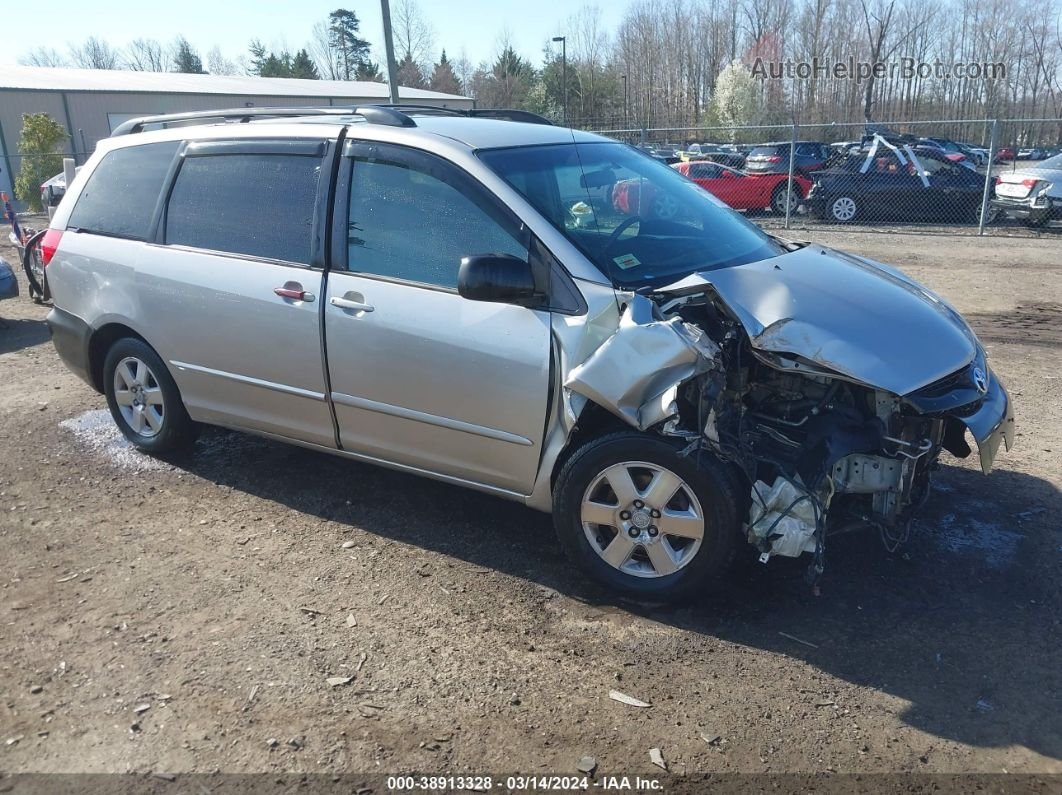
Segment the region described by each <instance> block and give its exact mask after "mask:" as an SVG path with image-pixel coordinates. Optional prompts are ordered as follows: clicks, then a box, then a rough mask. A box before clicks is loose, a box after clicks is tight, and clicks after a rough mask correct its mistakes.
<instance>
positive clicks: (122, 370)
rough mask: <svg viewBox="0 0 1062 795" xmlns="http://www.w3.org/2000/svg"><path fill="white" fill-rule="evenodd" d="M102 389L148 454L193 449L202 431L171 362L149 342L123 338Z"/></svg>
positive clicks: (119, 421)
mask: <svg viewBox="0 0 1062 795" xmlns="http://www.w3.org/2000/svg"><path fill="white" fill-rule="evenodd" d="M103 387H104V391H105V393H106V395H107V406H108V407H109V408H110V410H111V417H113V418H114V422H115V424H116V425H117V426H118V429H119V430H120V431H121V432H122V435H123V436H125V438H126V439H128V440H129V441H130V442H132V443H133V444H134V445H135V446H136V447H138V448H139V449H141V450H143V451H144V452H145V453H152V454H159V453H168V452H172V451H175V450H180V449H182V448H185V447H189V446H190V445H191V444H192V443H193V442H194V441H195V438H196V436H197V435H198V426H197V425H196V424H195V423H194V422H192V419H191V418H190V417H189V416H188V412H187V411H186V410H185V408H184V402H183V401H182V400H181V393H180V391H179V390H178V389H177V384H176V383H175V382H174V380H173V378H172V376H170V373H169V371H168V370H167V369H166V365H165V364H164V363H163V361H162V359H161V358H160V357H159V355H158V354H157V353H155V351H154V350H153V349H152V348H151V346H150V345H148V344H147V343H146V342H144V341H143V340H140V339H136V338H135V337H123V338H122V339H120V340H118V341H117V342H115V343H114V344H113V345H111V347H110V350H108V351H107V358H106V359H105V360H104V362H103Z"/></svg>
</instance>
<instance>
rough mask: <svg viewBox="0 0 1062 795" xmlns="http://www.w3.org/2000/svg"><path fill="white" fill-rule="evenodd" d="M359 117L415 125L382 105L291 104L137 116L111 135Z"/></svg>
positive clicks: (402, 125) (394, 110)
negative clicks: (159, 128)
mask: <svg viewBox="0 0 1062 795" xmlns="http://www.w3.org/2000/svg"><path fill="white" fill-rule="evenodd" d="M350 115H355V116H361V117H362V118H363V119H365V121H367V122H369V123H371V124H386V125H388V126H390V127H416V126H417V124H416V122H414V121H413V119H411V118H410V117H409V116H407V115H406V114H404V113H402V112H400V111H399V110H397V109H396V108H389V107H387V106H385V105H359V106H357V107H350V106H345V107H340V106H332V105H329V106H324V107H314V106H308V107H292V108H223V109H219V110H197V111H192V112H188V113H164V114H159V115H157V116H141V117H140V118H137V119H129V120H128V121H126V122H123V123H122V124H120V125H118V126H117V127H115V129H114V132H112V133H111V137H112V138H113V137H116V136H119V135H131V134H133V133H139V132H143V131H144V128H145V127H147V126H148V125H152V124H159V125H162V127H168V126H184V125H192V124H197V123H198V124H206V123H209V122H211V121H223V122H236V123H241V124H245V123H247V122H250V121H254V120H255V119H284V118H298V117H300V116H350Z"/></svg>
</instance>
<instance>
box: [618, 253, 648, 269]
mask: <svg viewBox="0 0 1062 795" xmlns="http://www.w3.org/2000/svg"><path fill="white" fill-rule="evenodd" d="M612 261H613V262H615V263H616V264H617V265H619V266H620V268H621V269H622V270H625V271H626V270H630V269H631V268H637V267H638V266H639V265H641V264H642V263H641V260H639V259H638V258H637V257H636V256H634V255H633V254H624V255H623V256H622V257H613V258H612Z"/></svg>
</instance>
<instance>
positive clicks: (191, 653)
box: [0, 230, 1062, 791]
mask: <svg viewBox="0 0 1062 795" xmlns="http://www.w3.org/2000/svg"><path fill="white" fill-rule="evenodd" d="M808 236H813V237H815V238H816V239H817V240H819V241H820V242H825V243H828V244H832V245H837V246H841V247H845V248H848V249H849V250H852V251H855V252H859V253H863V254H867V255H870V256H873V257H876V258H879V259H882V260H885V261H888V262H892V263H895V264H897V265H900V266H901V267H903V268H905V269H906V270H907V271H908V272H909V273H911V274H912V275H913V276H915V277H917V278H919V279H921V280H923V281H925V282H926V283H928V285H929V286H931V287H932V288H934V289H936V290H937V291H939V292H940V293H942V294H943V295H944V296H945V297H947V298H948V299H950V300H951V301H952V302H953V303H954V304H956V305H957V306H958V308H959V309H960V311H962V312H963V313H965V315H966V317H967V318H969V319H970V321H971V322H972V324H973V326H974V328H975V329H976V330H977V332H978V334H979V335H980V336H981V339H982V340H983V341H984V343H985V344H986V345H987V347H988V349H989V352H990V356H991V359H992V363H993V366H994V368H995V369H996V372H997V373H998V374H999V375H1000V376H1001V377H1003V378H1004V379H1005V381H1006V382H1007V384H1008V385H1009V387H1010V390H1011V393H1012V396H1013V399H1014V401H1015V402H1016V404H1017V415H1018V418H1017V421H1018V444H1017V448H1016V449H1015V450H1013V451H1012V452H1010V453H1009V454H1001V458H1000V460H999V461H998V462H997V464H998V469H997V471H996V472H994V473H993V474H992V475H991V476H990V477H988V478H985V477H984V476H982V475H981V474H980V472H979V471H978V470H976V469H975V466H974V464H973V461H972V459H971V460H967V461H962V462H960V461H955V460H951V459H949V460H948V462H947V466H945V467H944V469H943V471H942V472H941V473H940V477H939V478H938V481H937V483H938V485H939V488H938V490H937V491H936V492H935V494H934V496H933V497H932V499H931V501H930V503H929V505H928V506H927V510H926V512H925V515H924V519H923V520H922V521H921V522H920V523H919V524H918V525H917V527H916V534H915V536H914V537H913V538H912V540H911V542H910V543H909V544H908V545H907V546H906V547H904V548H902V549H901V550H899V551H898V552H896V553H894V554H890V553H888V552H887V551H886V550H885V549H884V548H883V547H882V545H881V543H880V542H879V540H878V539H877V537H876V536H874V535H873V534H870V533H867V534H852V535H847V536H842V537H840V538H837V539H836V540H835V541H833V542H832V543H831V546H830V549H829V553H828V563H827V573H826V576H825V579H824V582H823V588H822V595H821V596H820V597H818V598H816V597H813V596H812V595H811V594H810V593H809V592H808V589H807V587H806V585H805V584H804V581H803V578H802V574H803V566H802V565H792V564H790V565H785V564H786V561H781V562H780V563H779V562H772V564H771V566H770V567H760V566H753V567H752V569H751V570H750V571H749V572H747V573H745V574H744V575H743V576H741V577H738V578H736V579H735V582H734V585H733V588H732V591H731V593H730V594H729V595H728V596H726V597H724V598H721V599H717V600H712V601H705V602H703V603H701V604H698V605H695V606H692V607H687V608H684V609H679V610H663V609H657V608H652V607H647V606H640V605H636V604H629V603H624V602H615V601H613V600H610V599H609V597H608V596H607V595H606V594H603V593H602V592H600V591H599V590H597V589H596V588H594V587H592V586H589V585H587V584H586V583H584V582H583V581H582V580H581V579H580V578H579V577H578V576H577V575H576V574H574V573H573V570H572V569H571V568H570V567H569V566H568V565H567V563H566V562H565V561H564V559H563V558H562V557H561V555H560V552H559V550H558V548H557V545H556V543H555V542H554V539H553V537H552V530H551V526H550V523H549V520H548V518H547V517H546V516H544V515H540V514H537V513H534V512H531V511H529V510H526V509H523V508H520V507H518V506H515V505H511V504H508V503H505V502H501V501H498V500H495V499H492V498H488V497H484V496H481V495H477V494H473V493H470V492H463V491H460V490H456V489H454V488H450V487H447V486H443V485H440V484H437V483H433V482H431V481H426V480H420V479H417V478H414V477H410V476H405V475H400V474H395V473H392V472H387V471H383V470H379V469H375V468H372V467H369V466H364V465H359V464H356V463H350V462H347V461H344V460H340V459H337V458H332V457H329V456H326V455H319V454H314V453H311V452H307V451H304V450H300V449H297V448H294V447H287V446H284V445H281V444H276V443H272V442H268V441H262V440H260V439H257V438H252V437H249V436H242V435H238V434H233V433H228V432H221V431H209V432H207V433H205V434H204V435H203V437H202V438H201V440H200V442H199V443H198V445H197V448H196V450H195V452H194V454H192V455H190V456H188V457H186V458H184V459H182V460H180V461H178V462H175V463H165V462H160V461H155V460H152V459H148V458H145V457H143V456H140V455H139V454H136V453H133V452H132V451H130V450H129V449H128V448H126V447H125V446H124V445H122V444H120V443H119V442H118V438H119V437H118V435H117V431H113V430H111V426H110V424H109V420H105V421H102V422H101V421H100V419H99V415H93V414H88V415H86V412H93V411H99V410H100V409H102V408H104V407H105V404H104V401H103V399H102V398H101V397H100V396H98V395H96V394H95V393H93V392H92V391H91V390H90V389H89V388H88V387H87V386H85V385H84V384H83V383H81V382H80V381H78V380H77V379H76V378H75V377H74V376H73V375H71V374H70V373H68V372H67V371H66V369H64V367H63V366H62V365H61V363H60V362H59V360H58V358H57V357H56V355H55V353H54V351H53V349H52V346H51V344H50V342H49V340H48V332H47V329H46V327H45V325H44V323H43V318H44V316H45V313H46V309H45V308H43V307H38V306H34V305H32V304H31V303H30V302H29V301H28V300H26V299H25V298H22V299H20V300H17V301H5V302H3V303H0V317H3V318H4V320H5V321H6V326H7V327H6V328H4V329H3V330H0V509H2V513H0V550H2V555H3V561H4V566H3V573H2V586H0V770H2V771H7V772H8V773H11V772H31V771H39V772H85V771H92V772H126V771H135V772H150V771H156V772H157V771H168V772H172V773H184V772H193V771H194V772H211V771H218V770H220V771H226V772H228V771H233V772H257V771H269V772H280V771H302V772H315V771H328V772H339V771H353V772H358V773H366V772H373V771H378V772H381V773H395V772H403V771H411V770H417V771H423V772H428V773H446V772H448V773H457V772H469V773H494V774H496V775H497V774H499V773H512V772H521V773H547V772H557V773H574V772H575V765H576V762H577V760H579V758H580V757H582V756H584V755H592V756H594V757H596V759H597V761H598V775H599V776H600V775H605V774H617V773H625V774H631V775H633V774H635V773H646V772H649V771H653V772H655V773H657V774H659V775H660V776H661V777H662V778H663V780H672V781H674V780H678V779H677V778H669V777H680V776H683V775H687V774H692V773H695V772H709V771H711V772H720V771H747V772H762V771H772V772H783V771H790V772H805V773H812V772H821V771H838V772H852V771H866V772H870V771H915V772H927V771H945V772H947V771H983V772H994V773H1002V772H1010V773H1018V772H1038V773H1062V708H1060V704H1062V655H1060V649H1062V645H1060V638H1062V631H1060V629H1062V624H1060V621H1062V586H1060V582H1062V577H1060V575H1062V527H1060V525H1059V516H1060V515H1062V497H1060V493H1059V488H1060V486H1062V400H1060V398H1059V392H1060V388H1062V240H1060V239H1059V238H1058V236H1050V235H1047V236H1043V237H1021V238H1006V237H1002V236H999V237H991V238H986V239H977V238H971V237H969V236H965V237H963V236H912V235H898V236H893V235H882V234H865V233H860V232H858V231H853V230H846V231H844V232H841V233H837V232H830V231H825V230H819V231H816V232H814V233H808ZM0 254H2V255H3V256H5V257H6V258H7V259H9V260H10V261H14V257H13V252H12V250H11V249H10V247H7V246H4V247H0ZM24 284H25V283H24V282H23V286H24ZM24 290H25V286H24ZM897 320H898V322H902V319H900V318H898V319H897ZM926 344H927V345H929V344H932V340H927V341H926ZM330 677H353V679H352V680H351V681H350V682H349V683H347V684H342V685H338V686H332V685H330V684H329V682H328V679H329V678H330ZM610 689H616V690H619V691H622V692H624V693H627V694H629V695H631V696H635V697H637V698H639V699H642V700H644V701H646V702H649V703H651V705H652V706H651V707H649V708H641V709H639V708H635V707H631V706H627V705H624V704H622V703H618V702H617V701H614V700H610V698H609V696H608V694H609V690H610ZM707 740H711V742H707ZM651 747H656V748H659V749H660V750H661V753H662V756H663V758H664V760H666V764H667V766H668V768H669V769H670V771H671V772H670V773H668V774H664V773H663V771H662V770H659V769H658V768H656V767H654V766H653V765H651V763H650V758H649V749H650V748H651ZM0 783H2V781H0ZM377 791H382V789H377Z"/></svg>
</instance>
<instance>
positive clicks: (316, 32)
mask: <svg viewBox="0 0 1062 795" xmlns="http://www.w3.org/2000/svg"><path fill="white" fill-rule="evenodd" d="M308 49H309V51H310V56H311V57H312V58H313V61H314V63H315V64H316V65H317V71H318V72H320V74H321V79H322V80H342V79H343V71H342V64H341V62H340V54H339V52H338V51H337V50H336V48H335V47H334V46H333V36H332V31H331V29H330V28H329V26H328V23H327V22H325V21H324V20H322V21H321V22H318V23H317V24H316V25H314V26H313V32H312V33H311V34H310V46H309V48H308Z"/></svg>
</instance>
